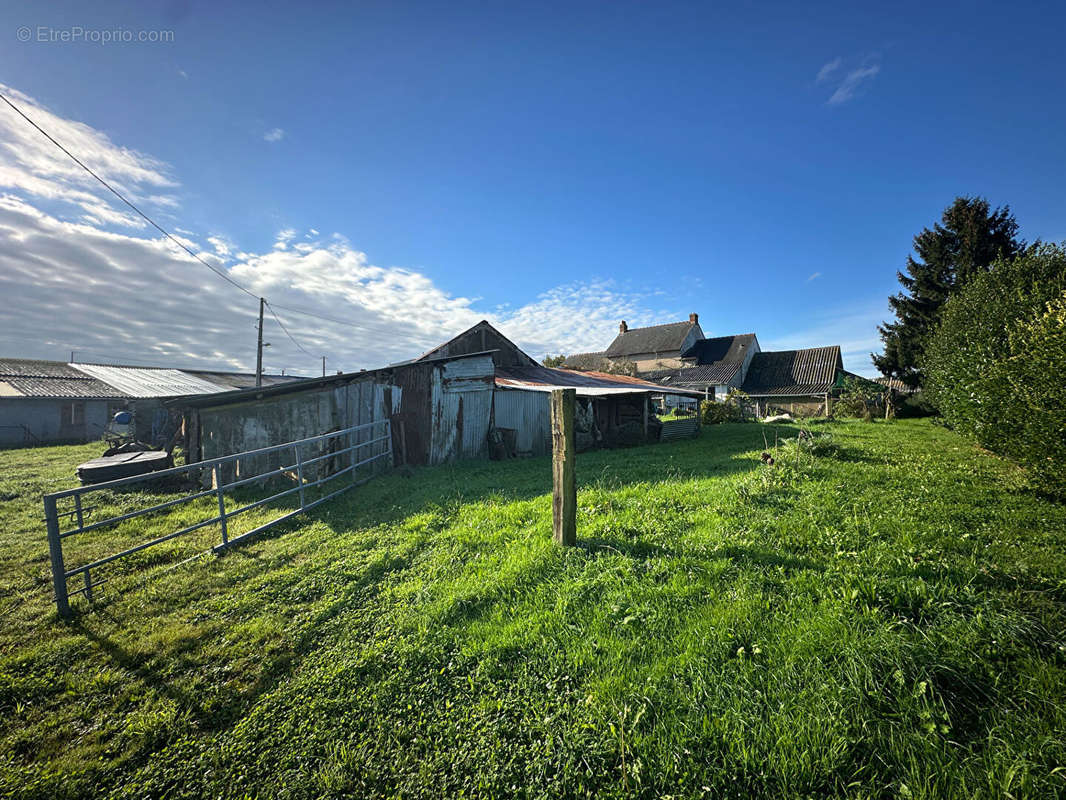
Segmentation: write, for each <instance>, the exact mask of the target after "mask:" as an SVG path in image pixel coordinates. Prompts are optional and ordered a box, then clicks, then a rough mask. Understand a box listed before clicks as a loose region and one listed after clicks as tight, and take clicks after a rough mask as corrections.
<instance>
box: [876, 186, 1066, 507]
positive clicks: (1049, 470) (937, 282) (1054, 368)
mask: <svg viewBox="0 0 1066 800" xmlns="http://www.w3.org/2000/svg"><path fill="white" fill-rule="evenodd" d="M914 251H915V252H914V255H911V256H909V257H908V259H907V262H906V265H905V267H904V270H903V271H900V272H898V273H897V276H898V278H899V282H900V285H901V287H902V291H900V292H898V293H897V294H895V295H893V296H892V297H890V298H889V306H890V308H891V310H892V312H893V314H894V316H895V319H894V320H892V321H890V322H886V323H884V324H883V325H881V326H880V328H879V330H880V333H881V339H882V341H883V342H884V350H883V352H882V353H879V354H873V356H872V357H873V361H874V364H875V366H876V367H877V368H878V369H879V370H880V371H881V373H882V374H883V375H885V376H889V377H895V378H899V379H900V380H901V381H903V382H904V383H905V384H907V385H909V386H911V387H914V388H920V389H921V390H922V393H923V396H924V397H925V399H926V400H927V401H928V402H929V403H930V404H931V405H932V406H933V408H934V409H935V410H936V411H937V412H938V413H939V414H940V417H941V419H942V420H943V421H944V422H945V423H946V424H947V425H948V426H950V427H952V428H954V429H956V430H958V431H960V432H962V433H964V434H966V435H968V436H970V437H972V438H973V439H975V440H976V441H977V442H978V443H979V444H981V445H982V446H984V447H987V448H989V449H990V450H993V451H995V452H998V453H1001V454H1003V455H1006V456H1008V457H1010V458H1013V459H1014V460H1016V461H1017V462H1018V463H1019V464H1021V465H1022V466H1024V467H1026V468H1027V471H1028V474H1029V476H1030V478H1031V480H1032V482H1033V484H1034V485H1035V486H1036V487H1037V488H1038V489H1040V490H1042V491H1046V492H1048V493H1051V494H1055V495H1059V496H1062V497H1066V476H1064V475H1063V469H1064V467H1066V243H1064V244H1047V243H1043V242H1039V241H1037V242H1034V243H1032V244H1027V243H1026V242H1025V241H1023V240H1022V239H1020V238H1019V237H1018V223H1017V221H1016V220H1015V218H1014V215H1013V214H1012V213H1011V211H1010V208H1009V207H1008V206H1003V207H1000V208H992V207H991V206H990V205H989V203H988V201H987V200H985V199H984V198H979V197H959V198H956V200H955V201H954V202H953V203H952V204H951V205H950V206H949V207H948V208H947V209H945V211H944V213H943V215H942V217H941V220H940V222H939V223H937V224H935V225H934V226H933V227H932V228H926V229H925V230H923V231H921V232H920V233H919V234H918V235H917V236H915V237H914Z"/></svg>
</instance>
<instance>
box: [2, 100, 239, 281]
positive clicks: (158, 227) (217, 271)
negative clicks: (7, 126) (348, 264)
mask: <svg viewBox="0 0 1066 800" xmlns="http://www.w3.org/2000/svg"><path fill="white" fill-rule="evenodd" d="M0 99H3V101H4V102H5V103H7V104H8V105H9V106H11V109H12V110H13V111H14V112H15V113H16V114H18V115H19V116H20V117H22V118H23V119H24V120H26V122H28V123H30V125H32V126H33V127H34V128H36V129H37V130H38V131H39V132H40V134H41V135H42V136H44V137H45V138H46V139H47V140H48V141H50V142H51V143H52V144H54V145H55V146H56V147H58V148H59V149H60V150H62V151H63V152H64V153H66V154H67V155H68V156H69V157H70V159H71V160H72V161H73V162H74V163H75V164H77V165H78V166H79V167H81V168H82V169H83V170H85V171H86V172H88V173H89V174H90V175H92V176H93V177H94V178H96V180H98V181H99V182H100V183H101V184H102V185H103V186H104V187H105V188H106V189H107V190H108V191H109V192H111V194H113V195H114V196H115V197H117V198H118V199H119V200H121V201H122V202H123V203H125V204H126V205H128V206H129V207H130V208H132V209H133V210H134V211H136V212H137V213H138V214H139V215H140V216H141V217H142V218H143V219H144V220H145V221H146V222H147V223H148V224H149V225H151V226H152V227H153V228H155V229H156V230H157V231H159V232H160V233H161V234H163V235H164V236H165V237H167V238H168V239H170V241H172V242H174V244H176V245H177V246H178V247H180V248H181V249H182V250H184V251H185V252H186V253H188V254H189V255H190V256H192V257H193V258H195V259H196V260H197V261H199V262H200V263H201V264H203V265H204V266H205V267H207V268H208V269H209V270H211V271H212V272H213V273H215V274H216V275H218V277H220V278H222V280H224V281H228V282H229V283H232V284H233V285H234V286H236V287H237V288H238V289H240V290H241V291H242V292H244V293H245V294H246V295H248V296H250V297H255V298H257V299H258V295H256V293H255V292H253V291H251V290H250V289H246V288H244V287H243V286H241V285H240V284H239V283H237V281H235V280H233V278H231V277H230V276H229V275H227V274H226V273H225V272H223V271H222V270H220V269H217V268H216V267H214V266H212V265H211V264H209V263H207V262H206V261H204V260H203V259H202V258H200V256H198V255H197V254H196V253H194V252H193V251H192V250H191V249H189V248H188V247H186V246H185V245H184V244H182V243H181V242H180V241H179V240H178V239H177V238H176V237H174V236H172V235H171V234H170V232H169V231H167V230H166V229H164V228H163V227H162V226H161V225H159V224H158V223H157V222H156V221H155V220H153V219H152V218H151V217H149V216H148V215H147V214H145V213H144V212H143V211H141V210H140V209H139V208H137V206H135V205H134V204H133V203H131V202H130V201H129V200H127V199H126V198H125V197H123V196H122V194H120V193H119V192H118V190H117V189H115V188H114V187H113V186H112V185H111V184H110V183H108V182H107V181H105V180H104V179H103V178H101V177H100V176H99V175H97V174H96V173H95V172H93V171H92V170H91V169H90V168H89V167H87V166H86V165H85V163H84V162H83V161H81V159H79V158H78V157H77V156H76V155H74V154H73V153H72V152H70V151H69V150H67V148H65V147H64V146H63V145H61V144H60V143H59V142H57V141H56V140H55V139H54V138H53V137H52V135H51V134H50V133H48V131H46V130H45V129H44V128H42V127H41V126H40V125H38V124H37V123H36V122H34V121H33V120H32V119H30V118H29V117H27V116H26V115H25V114H24V113H23V111H22V109H21V108H19V107H18V106H16V105H15V104H14V103H12V102H11V101H10V100H8V98H7V95H5V94H3V93H2V92H0Z"/></svg>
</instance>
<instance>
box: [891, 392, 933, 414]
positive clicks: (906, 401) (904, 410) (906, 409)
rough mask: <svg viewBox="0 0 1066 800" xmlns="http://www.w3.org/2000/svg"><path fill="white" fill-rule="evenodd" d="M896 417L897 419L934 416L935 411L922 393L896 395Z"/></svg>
mask: <svg viewBox="0 0 1066 800" xmlns="http://www.w3.org/2000/svg"><path fill="white" fill-rule="evenodd" d="M896 416H897V417H898V418H899V419H909V418H915V417H932V416H936V409H935V408H934V407H933V405H932V403H930V402H929V399H928V398H927V397H926V396H925V394H924V393H923V392H915V393H914V394H907V395H903V397H902V398H900V396H899V395H896Z"/></svg>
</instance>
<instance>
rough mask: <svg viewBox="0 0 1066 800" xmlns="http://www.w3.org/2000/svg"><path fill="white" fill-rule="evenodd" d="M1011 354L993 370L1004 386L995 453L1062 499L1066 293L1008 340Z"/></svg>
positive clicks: (1065, 493)
mask: <svg viewBox="0 0 1066 800" xmlns="http://www.w3.org/2000/svg"><path fill="white" fill-rule="evenodd" d="M1011 350H1012V351H1013V355H1011V357H1010V358H1007V359H1005V360H1003V361H1000V362H999V363H997V364H996V365H995V366H994V367H993V369H992V375H991V383H992V385H993V386H1003V387H1008V392H1009V394H1008V396H1007V397H1006V398H1005V399H1004V400H1003V401H1002V403H1001V404H1000V406H1001V408H1002V415H1003V416H1002V418H1001V419H1000V420H998V424H999V426H1000V427H1001V428H1003V429H1004V431H1003V432H1002V433H1001V434H999V435H998V436H997V437H996V443H997V446H998V447H999V449H1000V450H1001V451H1002V452H1003V453H1004V454H1005V455H1007V456H1009V457H1011V458H1013V459H1014V460H1016V461H1018V462H1019V463H1020V464H1024V465H1025V466H1027V467H1028V468H1029V471H1030V476H1031V478H1032V480H1033V483H1034V485H1035V486H1036V487H1037V488H1039V489H1041V490H1042V491H1046V492H1048V493H1050V494H1054V495H1058V496H1060V497H1066V475H1064V474H1063V470H1064V469H1066V394H1064V388H1066V380H1064V379H1063V376H1064V375H1066V292H1063V294H1062V295H1060V296H1059V297H1058V298H1057V299H1056V300H1053V301H1052V302H1050V303H1048V306H1047V310H1046V311H1045V312H1044V313H1043V314H1042V315H1041V316H1039V317H1037V318H1036V319H1032V320H1029V321H1027V322H1024V323H1022V324H1021V325H1019V326H1018V328H1017V329H1016V330H1015V331H1014V332H1013V334H1012V335H1011Z"/></svg>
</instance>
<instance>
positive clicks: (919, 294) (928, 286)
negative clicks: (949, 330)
mask: <svg viewBox="0 0 1066 800" xmlns="http://www.w3.org/2000/svg"><path fill="white" fill-rule="evenodd" d="M1017 233H1018V223H1017V222H1016V221H1015V219H1014V216H1013V215H1012V214H1011V213H1010V207H1009V206H1003V207H1001V208H996V209H992V208H991V207H990V206H989V204H988V201H987V200H985V199H984V198H981V197H957V198H955V202H954V203H952V204H951V205H950V206H948V208H946V209H945V210H944V213H943V215H942V216H941V220H940V222H939V223H937V224H935V225H934V226H933V227H932V229H930V228H926V229H925V230H923V231H922V232H921V233H919V234H918V235H917V236H915V237H914V250H915V253H916V254H917V258H915V257H914V256H907V264H906V274H904V273H902V272H897V273H896V275H897V277H898V278H899V282H900V285H901V286H902V287H903V291H902V292H899V293H898V294H895V295H893V296H892V297H890V298H889V299H888V304H889V306H890V307H891V308H892V312H893V313H894V314H895V316H896V320H895V321H894V322H886V323H885V324H883V325H880V326H878V330H879V331H880V333H881V339H882V341H883V342H884V344H885V350H884V352H883V353H881V354H880V355H877V354H872V358H873V362H874V365H875V366H876V367H877V368H878V369H879V370H880V371H881V374H882V375H886V376H888V377H895V378H899V379H900V380H902V381H903V382H904V383H906V384H908V385H909V386H915V387H916V386H920V385H921V383H922V373H921V369H920V367H919V364H920V362H921V357H922V352H923V350H924V347H925V342H926V339H927V338H928V336H929V334H930V333H931V332H932V331H933V329H934V328H935V327H936V324H937V322H938V321H939V318H940V309H941V307H942V306H943V305H944V303H945V301H947V299H948V298H949V297H950V296H952V295H953V294H955V292H956V291H958V290H959V289H961V288H962V287H963V286H965V285H966V284H968V283H969V282H970V281H971V280H972V279H973V278H974V276H976V275H979V274H981V273H983V272H987V271H988V269H989V267H990V265H991V264H992V262H993V261H995V260H996V259H997V258H1002V259H1005V260H1011V259H1013V258H1014V257H1015V256H1017V255H1018V253H1020V252H1021V251H1022V250H1023V249H1024V248H1025V243H1024V242H1022V241H1020V240H1019V239H1018V238H1017Z"/></svg>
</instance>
